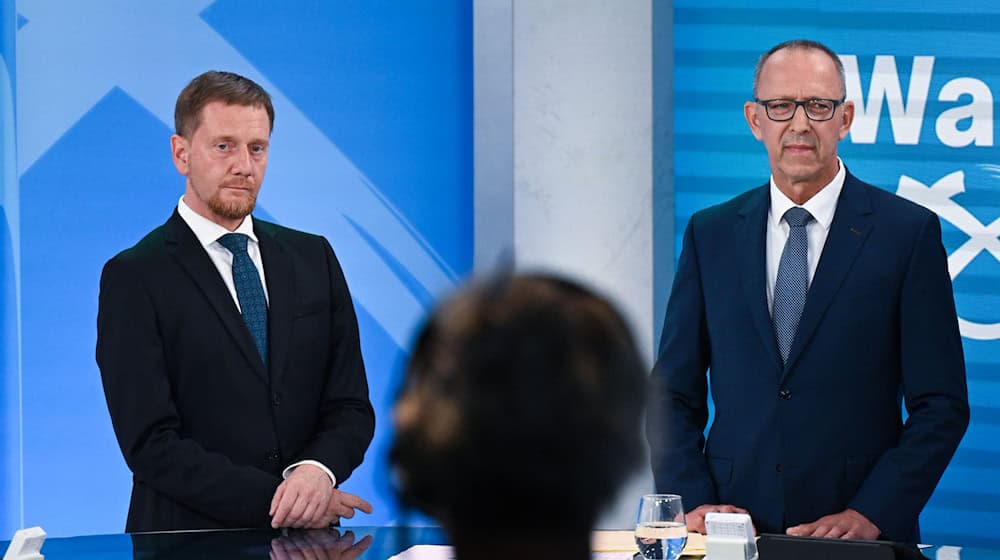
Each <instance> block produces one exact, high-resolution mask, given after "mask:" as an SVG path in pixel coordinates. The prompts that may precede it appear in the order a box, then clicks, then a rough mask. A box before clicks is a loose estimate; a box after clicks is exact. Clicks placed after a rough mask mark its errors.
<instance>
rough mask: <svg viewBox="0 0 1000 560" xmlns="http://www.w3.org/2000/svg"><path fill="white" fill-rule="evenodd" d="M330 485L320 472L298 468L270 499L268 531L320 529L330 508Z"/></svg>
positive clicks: (308, 467)
mask: <svg viewBox="0 0 1000 560" xmlns="http://www.w3.org/2000/svg"><path fill="white" fill-rule="evenodd" d="M332 490H333V481H332V480H330V477H329V476H327V474H326V473H325V472H323V469H320V468H319V467H316V466H313V465H308V464H306V465H299V466H297V467H295V469H294V470H292V472H291V473H290V474H289V475H288V478H286V479H285V480H284V482H282V483H281V484H280V485H278V489H277V490H275V492H274V497H273V498H271V509H270V511H269V512H268V514H269V515H270V516H271V527H274V528H275V529H277V528H278V527H292V528H295V529H304V528H308V529H321V528H324V527H329V526H330V523H329V522H327V521H326V519H327V517H328V516H327V510H328V509H329V507H330V498H331V496H332V492H331V491H332Z"/></svg>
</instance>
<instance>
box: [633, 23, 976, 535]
mask: <svg viewBox="0 0 1000 560" xmlns="http://www.w3.org/2000/svg"><path fill="white" fill-rule="evenodd" d="M844 84H845V80H844V69H843V66H842V65H841V62H840V60H839V59H838V57H837V56H836V54H834V53H833V51H831V50H830V49H829V48H828V47H826V46H824V45H822V44H820V43H817V42H814V41H807V40H796V41H789V42H786V43H782V44H780V45H777V46H775V47H774V48H772V49H771V50H769V51H768V52H767V53H765V54H764V55H763V56H762V57H761V58H760V60H759V62H758V63H757V68H756V70H755V73H754V87H753V100H751V101H748V102H746V104H745V105H744V108H743V111H744V116H745V117H746V120H747V123H748V124H749V125H750V130H751V132H752V133H753V135H754V136H755V137H756V138H757V139H758V140H760V141H761V142H763V144H764V147H765V149H766V150H767V154H768V160H769V163H770V168H771V179H770V181H769V183H768V184H765V185H763V186H761V187H758V188H756V189H753V190H750V191H748V192H746V193H744V194H742V195H740V196H738V197H736V198H734V199H733V200H730V201H728V202H725V203H723V204H720V205H718V206H714V207H712V208H708V209H705V210H702V211H700V212H698V213H696V214H695V215H694V216H692V218H691V221H690V223H689V224H688V227H687V231H686V233H685V236H684V245H683V250H682V253H681V257H680V262H679V263H678V268H677V274H676V276H675V278H674V285H673V290H672V292H671V295H670V301H669V304H668V307H667V313H666V319H665V323H664V330H663V339H662V341H661V344H660V355H659V358H658V360H657V364H656V367H655V371H654V374H653V377H654V380H655V383H654V387H655V389H654V395H653V399H652V402H651V403H650V413H649V420H648V421H649V426H648V430H647V433H648V434H649V438H650V445H651V448H652V460H653V469H654V474H655V478H656V485H657V490H658V491H664V492H676V493H680V494H681V495H682V496H683V497H684V503H685V505H686V506H687V507H688V508H690V509H691V511H690V513H689V515H688V523H689V527H691V528H692V529H694V530H699V531H703V530H704V515H705V514H706V513H708V512H711V511H739V512H749V513H750V515H751V516H752V517H753V520H754V523H755V525H756V527H757V530H758V532H768V533H777V532H787V533H789V534H792V535H805V536H819V537H832V538H838V537H839V538H861V539H875V538H884V539H890V540H899V541H908V542H916V541H918V540H919V527H918V516H919V514H920V511H921V509H922V508H923V506H924V504H925V503H926V502H927V500H928V498H929V497H930V495H931V493H932V492H933V491H934V488H935V486H936V485H937V482H938V480H939V479H940V477H941V474H942V473H943V472H944V469H945V467H946V466H947V464H948V462H949V461H950V459H951V456H952V454H953V453H954V452H955V449H956V447H957V446H958V443H959V441H960V440H961V438H962V435H963V434H964V433H965V428H966V426H967V425H968V419H969V405H968V395H967V391H966V383H965V367H964V360H963V356H962V345H961V338H960V335H959V331H958V320H957V316H956V313H955V303H954V298H953V295H952V291H951V280H950V277H949V275H948V266H947V258H946V254H945V251H944V248H943V247H942V244H941V226H940V222H939V220H938V218H937V216H936V215H935V214H933V213H932V212H930V211H928V210H926V209H924V208H922V207H919V206H917V205H915V204H912V203H910V202H907V201H905V200H903V199H901V198H899V197H896V196H895V195H893V194H890V193H888V192H886V191H884V190H881V189H878V188H876V187H873V186H871V185H868V184H865V183H863V182H861V181H860V180H858V179H857V178H856V177H854V176H853V175H852V174H851V173H849V172H848V170H847V168H846V167H845V165H844V163H843V162H842V161H841V160H840V158H839V157H838V156H837V143H838V142H839V141H840V140H842V139H843V138H844V137H846V136H847V133H848V131H849V129H850V126H851V122H852V120H853V117H854V105H853V103H852V102H851V101H846V100H845V85H844ZM709 393H710V394H711V400H712V402H713V403H714V407H715V408H714V420H713V422H712V427H711V430H710V431H709V435H708V438H707V441H706V439H705V437H704V436H703V433H704V430H705V427H706V424H707V422H708V418H709V415H710V412H709V405H708V399H709ZM901 401H903V402H905V405H906V411H907V417H906V419H905V421H904V419H903V414H902V408H901V404H902V403H901Z"/></svg>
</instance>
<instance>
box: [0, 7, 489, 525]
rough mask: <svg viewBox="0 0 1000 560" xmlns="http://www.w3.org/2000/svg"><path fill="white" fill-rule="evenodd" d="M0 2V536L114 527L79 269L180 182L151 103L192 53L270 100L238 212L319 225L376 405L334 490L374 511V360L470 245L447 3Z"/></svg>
mask: <svg viewBox="0 0 1000 560" xmlns="http://www.w3.org/2000/svg"><path fill="white" fill-rule="evenodd" d="M0 6H2V7H3V18H2V20H3V28H2V31H3V34H2V35H0V38H2V46H3V51H2V54H3V61H4V62H5V64H6V66H5V67H4V68H2V69H0V70H2V72H0V111H3V113H2V115H3V123H4V126H5V127H12V126H13V123H14V119H13V118H8V116H9V115H8V113H10V112H11V111H8V108H9V107H10V106H11V102H12V100H13V99H14V98H13V97H12V96H11V95H10V88H9V87H8V85H7V82H8V81H10V82H12V81H13V79H14V72H13V58H12V57H11V53H12V52H13V47H14V40H13V31H14V29H15V27H16V28H17V31H16V56H17V73H16V101H17V103H16V108H17V122H18V123H20V125H21V126H19V127H18V129H17V153H16V158H17V160H16V162H17V163H16V166H15V165H14V159H13V158H14V153H13V148H14V146H13V145H10V144H8V143H0V146H2V147H3V156H4V157H3V160H2V162H3V168H2V169H3V170H4V171H5V172H8V173H7V174H6V175H5V180H4V183H3V190H2V191H0V193H3V194H4V197H3V198H0V202H3V206H0V210H4V211H5V212H6V213H2V212H0V226H2V227H0V282H2V283H0V301H2V307H0V374H2V378H0V379H2V380H3V382H4V386H3V389H2V390H3V393H2V395H3V397H2V399H0V413H2V414H3V429H2V430H0V446H2V449H0V505H2V506H3V507H2V509H0V535H4V534H10V531H11V530H12V529H13V528H14V527H15V526H17V525H21V524H23V525H26V526H30V525H35V524H42V525H43V526H44V527H45V529H46V530H47V531H48V532H49V534H51V535H57V536H58V535H72V534H84V533H108V532H118V531H121V530H122V529H123V527H124V520H125V512H126V507H127V503H128V492H129V489H130V486H131V482H130V474H129V472H128V470H127V469H126V467H125V464H124V462H123V460H122V459H121V454H120V452H119V450H118V447H117V443H116V442H115V439H114V435H113V433H112V430H111V425H110V421H109V419H108V415H107V409H106V407H105V404H104V396H103V392H102V390H101V385H100V376H99V372H98V370H97V367H96V365H95V363H94V345H95V338H96V330H95V325H96V312H97V291H98V279H99V275H100V270H101V266H102V265H103V263H104V262H105V261H106V260H107V259H108V258H110V257H111V256H112V255H114V254H115V253H116V252H118V251H120V250H122V249H124V248H126V247H128V246H130V245H132V244H133V243H135V242H136V241H137V240H138V239H139V238H140V237H141V236H142V235H143V234H144V233H145V232H147V231H149V230H150V229H152V228H154V227H156V226H157V225H159V224H161V223H163V222H164V221H165V220H166V218H167V217H168V216H169V215H170V212H171V211H172V209H173V208H174V206H175V205H176V203H177V199H178V197H179V196H180V194H181V193H182V192H183V185H184V183H183V178H182V177H180V176H179V175H178V174H177V172H176V171H175V170H174V169H173V166H172V165H171V163H170V155H169V142H168V140H169V136H170V134H171V132H172V128H173V103H174V100H175V99H176V96H177V93H178V92H179V91H180V89H181V88H182V87H183V86H184V85H185V84H186V83H187V81H188V80H190V79H191V78H193V77H194V76H195V75H197V74H199V73H200V72H202V71H204V70H208V69H225V70H231V71H235V72H238V73H241V74H244V75H246V76H249V77H251V78H253V79H254V80H257V81H258V82H259V83H261V84H262V85H263V86H264V87H265V88H266V89H268V90H269V91H270V93H271V94H272V96H273V97H274V104H275V111H276V119H275V129H274V133H273V136H272V150H271V155H270V164H269V167H268V177H267V180H266V181H265V183H264V186H263V189H262V192H261V196H260V199H259V202H258V211H257V215H259V216H261V217H263V218H266V219H272V220H275V221H277V222H279V223H282V224H285V225H288V226H290V227H294V228H298V229H303V230H306V231H311V232H315V233H320V234H323V235H326V236H327V238H328V239H330V242H331V243H332V245H333V247H334V249H335V250H336V251H337V253H338V255H339V257H340V259H341V262H342V264H343V266H344V269H345V273H346V275H347V280H348V283H349V284H350V287H351V289H352V293H353V295H354V298H355V304H356V307H357V310H358V314H359V322H360V326H361V336H362V351H363V353H364V356H365V361H366V364H367V367H368V376H369V383H370V386H371V393H372V395H371V396H372V400H373V403H374V405H375V408H376V413H377V415H378V421H379V422H378V430H377V435H376V438H375V441H374V442H373V444H372V447H371V450H370V451H369V455H368V457H367V459H366V461H365V464H364V465H363V466H362V467H361V468H360V469H359V470H358V471H357V472H355V474H354V475H353V476H352V477H351V479H350V480H348V481H347V483H346V484H345V485H344V488H345V489H346V490H348V491H350V492H354V493H357V494H360V495H363V496H365V497H370V498H371V501H372V502H373V503H374V504H375V507H376V513H375V514H373V515H371V516H362V517H361V518H356V519H355V521H354V522H353V523H355V524H384V523H388V522H391V521H392V520H393V519H394V518H395V516H396V511H395V508H394V506H393V504H392V501H391V496H390V492H389V491H388V488H387V484H386V480H387V478H388V476H387V470H386V466H385V447H386V444H387V442H388V440H389V438H390V437H391V431H390V429H389V425H390V421H389V414H388V409H389V405H390V403H391V400H392V396H393V390H394V386H395V377H396V375H397V372H398V368H399V366H400V365H401V363H402V359H403V358H404V357H405V356H404V353H405V349H406V348H408V346H409V341H410V337H411V336H412V333H413V330H414V328H415V327H416V326H417V324H418V323H419V321H420V320H421V318H422V317H423V315H424V313H425V312H426V310H427V309H428V308H429V306H430V305H431V303H432V301H433V299H434V298H435V297H436V296H437V295H439V294H441V293H442V292H443V291H446V290H448V289H450V288H451V287H452V286H454V285H455V284H456V282H458V281H459V280H460V279H461V278H462V277H463V276H465V275H466V274H467V273H468V272H469V271H470V270H471V264H472V262H471V261H472V167H471V166H472V107H471V103H472V102H471V97H472V62H471V56H472V44H471V27H472V21H471V6H470V4H469V2H466V1H461V0H448V1H439V0H433V1H431V0H424V1H421V0H409V1H403V2H400V1H398V0H392V1H388V0H386V1H381V0H352V1H339V2H314V1H305V0H302V1H285V2H280V3H279V2H269V1H263V0H262V1H247V0H218V1H214V2H213V1H210V0H184V1H178V2H169V3H161V2H155V3H154V2H149V3H136V2H132V1H130V0H117V1H116V0H101V1H97V0H94V1H88V2H55V3H49V2H34V1H27V0H22V1H21V2H18V3H17V13H16V14H15V11H14V3H13V1H9V0H3V1H2V3H0ZM8 76H9V77H8ZM15 169H16V170H17V174H15V175H13V177H9V176H10V175H12V173H10V172H12V171H13V170H15ZM18 176H19V179H20V184H19V187H18V182H17V179H18ZM12 208H13V209H15V211H14V212H12V211H11V209H12ZM4 216H6V217H5V218H4ZM8 226H9V227H8ZM17 255H20V260H18V258H17ZM16 287H19V290H20V293H19V296H18V294H17V293H16V291H15V288H16ZM18 309H20V313H17V310H18ZM18 325H19V326H20V340H18V336H17V333H18V330H17V326H18ZM18 349H20V360H21V361H20V366H18ZM18 383H20V386H21V387H20V391H19V392H18V391H17V385H18ZM18 394H20V399H21V402H23V407H21V408H20V409H19V408H18V399H17V396H18ZM19 410H20V413H18V411H19ZM19 428H23V436H24V438H23V442H24V443H23V450H21V451H16V450H17V445H18V439H17V438H18V434H19V433H21V430H20V429H19ZM11 450H15V452H13V453H12V452H11ZM22 469H23V478H22V477H21V475H20V472H21V471H22ZM22 497H23V511H19V510H20V508H21V507H22V506H21V503H22V501H21V498H22ZM0 538H2V537H0Z"/></svg>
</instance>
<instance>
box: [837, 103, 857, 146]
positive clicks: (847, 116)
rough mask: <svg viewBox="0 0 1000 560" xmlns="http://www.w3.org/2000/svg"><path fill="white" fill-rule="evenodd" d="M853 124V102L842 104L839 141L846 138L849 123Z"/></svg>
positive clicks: (849, 128) (849, 127) (849, 126)
mask: <svg viewBox="0 0 1000 560" xmlns="http://www.w3.org/2000/svg"><path fill="white" fill-rule="evenodd" d="M853 122H854V102H853V101H845V102H844V120H843V122H841V123H840V139H841V140H843V139H844V138H846V137H847V133H848V132H850V131H851V123H853Z"/></svg>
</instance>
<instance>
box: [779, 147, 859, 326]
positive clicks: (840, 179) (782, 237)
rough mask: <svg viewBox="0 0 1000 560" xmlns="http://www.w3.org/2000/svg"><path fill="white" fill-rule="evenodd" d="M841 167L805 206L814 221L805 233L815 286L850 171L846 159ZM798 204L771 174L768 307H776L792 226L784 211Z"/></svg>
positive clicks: (839, 163)
mask: <svg viewBox="0 0 1000 560" xmlns="http://www.w3.org/2000/svg"><path fill="white" fill-rule="evenodd" d="M837 164H838V165H839V166H840V169H839V170H838V171H837V174H836V175H835V176H834V177H833V180H832V181H830V183H829V184H827V185H826V186H825V187H823V188H822V189H820V190H819V192H817V193H816V194H814V195H813V197H812V198H810V199H809V200H807V201H806V202H805V204H803V205H802V208H805V209H806V210H808V211H809V213H810V214H812V217H813V219H812V221H810V222H809V223H808V224H807V225H806V235H808V237H809V250H808V251H809V253H808V259H809V285H810V286H811V285H812V279H813V276H814V275H815V274H816V266H817V265H818V264H819V257H820V255H822V254H823V246H824V245H826V236H827V234H829V233H830V224H831V223H832V222H833V214H834V213H835V212H836V211H837V199H838V198H840V191H841V190H843V188H844V178H845V177H846V176H847V172H846V170H845V169H844V162H843V161H841V160H840V158H839V157H838V158H837ZM793 206H797V204H795V203H794V202H792V201H791V199H789V198H788V197H787V196H785V194H784V193H783V192H781V191H780V190H779V189H778V186H777V185H775V184H774V176H773V175H772V176H771V209H770V211H769V212H768V214H767V240H766V246H767V308H768V309H771V310H772V313H773V308H774V284H775V282H777V281H778V265H779V264H781V252H782V251H783V250H784V248H785V241H787V240H788V231H789V230H790V229H791V228H790V227H789V226H788V222H786V221H785V220H784V215H785V212H786V211H788V209H789V208H792V207H793Z"/></svg>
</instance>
